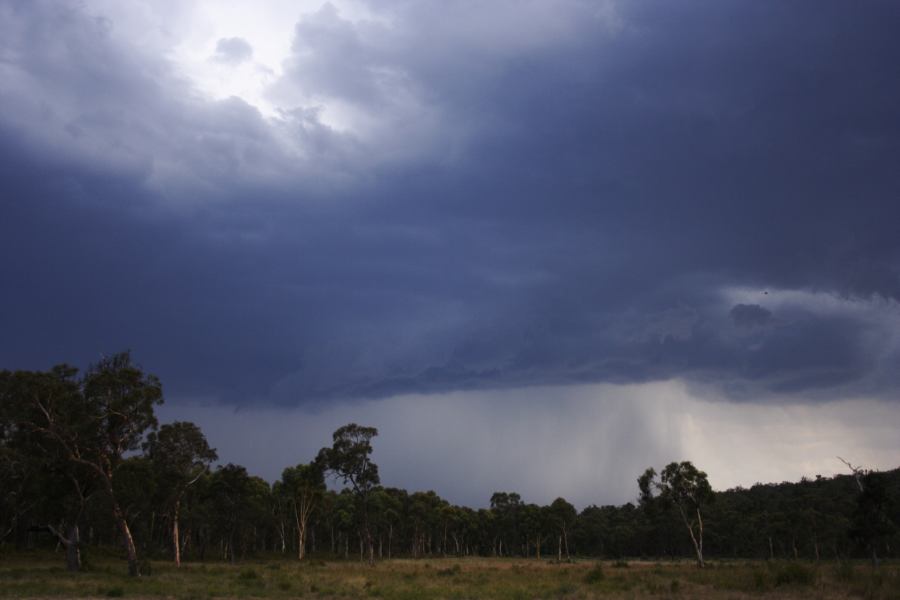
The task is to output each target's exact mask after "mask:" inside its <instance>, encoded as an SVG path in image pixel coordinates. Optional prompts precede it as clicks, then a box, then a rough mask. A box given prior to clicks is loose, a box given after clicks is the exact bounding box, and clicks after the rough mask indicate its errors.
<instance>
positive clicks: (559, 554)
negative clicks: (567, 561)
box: [556, 535, 562, 562]
mask: <svg viewBox="0 0 900 600" xmlns="http://www.w3.org/2000/svg"><path fill="white" fill-rule="evenodd" d="M556 562H562V536H561V535H559V536H557V537H556Z"/></svg>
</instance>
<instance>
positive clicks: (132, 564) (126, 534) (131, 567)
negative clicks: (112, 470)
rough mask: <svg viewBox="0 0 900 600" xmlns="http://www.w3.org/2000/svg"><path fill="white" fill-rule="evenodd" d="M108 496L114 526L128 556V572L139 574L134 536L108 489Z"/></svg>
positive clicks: (133, 574)
mask: <svg viewBox="0 0 900 600" xmlns="http://www.w3.org/2000/svg"><path fill="white" fill-rule="evenodd" d="M110 497H111V498H112V499H113V517H114V518H115V521H116V526H117V527H118V529H119V533H120V534H121V536H122V543H123V544H124V545H125V555H126V557H127V558H128V574H129V575H131V576H132V577H140V576H141V565H140V563H139V562H138V555H137V547H135V545H134V538H133V537H132V536H131V529H130V528H129V527H128V521H126V520H125V513H123V512H122V509H121V508H120V507H119V503H118V502H117V501H116V499H115V496H113V494H112V490H111V489H110Z"/></svg>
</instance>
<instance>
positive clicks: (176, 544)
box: [172, 500, 190, 567]
mask: <svg viewBox="0 0 900 600" xmlns="http://www.w3.org/2000/svg"><path fill="white" fill-rule="evenodd" d="M189 508H190V507H189ZM180 513H181V501H180V500H176V501H175V506H174V507H173V508H172V548H173V550H174V552H175V566H176V567H180V566H181V540H180V538H179V536H178V517H179V514H180Z"/></svg>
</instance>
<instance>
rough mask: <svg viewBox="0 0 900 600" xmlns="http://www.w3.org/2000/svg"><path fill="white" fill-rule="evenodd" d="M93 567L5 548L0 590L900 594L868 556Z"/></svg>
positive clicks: (329, 594)
mask: <svg viewBox="0 0 900 600" xmlns="http://www.w3.org/2000/svg"><path fill="white" fill-rule="evenodd" d="M93 558H94V560H93V561H92V563H91V568H90V570H87V571H85V572H81V573H74V574H73V573H68V572H66V571H65V569H64V568H63V564H62V558H61V557H60V556H59V555H54V554H29V555H8V554H7V555H4V557H3V558H2V559H0V598H36V597H40V598H174V599H182V600H201V599H208V598H223V599H224V598H316V599H328V598H347V599H350V598H379V599H384V600H414V599H426V598H427V599H433V598H435V599H448V600H463V599H469V598H496V599H499V600H531V599H548V600H549V599H557V598H563V599H571V600H576V599H577V600H589V599H591V598H622V599H626V598H627V599H639V598H653V599H659V600H665V599H675V598H685V599H687V598H713V599H718V598H721V599H723V600H724V599H731V598H735V599H741V598H746V599H751V598H763V597H765V598H768V597H776V598H785V599H787V598H822V599H829V598H834V599H836V598H851V597H852V598H872V599H890V598H900V566H898V565H894V564H886V565H884V566H883V567H882V568H881V569H879V570H877V571H875V570H873V569H872V568H871V567H869V566H867V565H865V564H864V563H849V562H844V563H821V564H818V565H817V564H816V563H812V562H772V563H769V562H753V561H744V562H729V563H724V562H714V563H712V564H711V565H710V566H711V568H707V569H702V570H701V569H698V568H696V567H695V566H694V565H693V563H691V562H689V561H684V562H668V563H659V562H642V561H631V562H629V563H628V568H623V567H622V565H621V563H620V564H619V565H618V566H617V565H616V563H614V562H598V561H595V560H582V561H574V562H572V563H565V564H555V563H554V562H546V561H537V560H525V559H480V558H469V559H451V558H447V559H437V558H431V559H428V560H427V561H423V560H419V561H416V560H404V559H397V560H391V561H383V562H379V563H377V564H376V565H375V566H374V567H369V566H367V565H365V564H361V563H359V562H355V561H333V562H328V563H323V562H321V561H315V562H308V563H298V562H296V561H293V560H289V559H284V560H277V559H275V560H273V559H272V558H268V559H267V560H265V561H262V560H261V561H246V562H244V563H241V564H238V565H230V564H224V563H206V564H199V563H186V564H185V565H184V566H183V567H181V568H180V569H176V568H175V567H174V566H172V565H171V564H169V563H166V562H158V561H154V562H153V563H152V565H151V566H152V570H151V572H152V575H149V576H145V577H140V578H130V577H128V576H127V574H126V565H125V563H124V562H123V561H120V560H116V559H114V558H112V557H103V556H99V555H98V556H95V557H93Z"/></svg>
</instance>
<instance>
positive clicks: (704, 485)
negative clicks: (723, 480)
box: [638, 461, 713, 568]
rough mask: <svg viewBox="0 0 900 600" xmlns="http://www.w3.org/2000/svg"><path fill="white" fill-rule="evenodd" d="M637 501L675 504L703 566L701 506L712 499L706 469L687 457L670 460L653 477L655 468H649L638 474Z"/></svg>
mask: <svg viewBox="0 0 900 600" xmlns="http://www.w3.org/2000/svg"><path fill="white" fill-rule="evenodd" d="M638 487H639V489H640V492H641V493H640V502H641V504H642V505H643V506H649V505H651V504H653V503H659V504H661V505H662V506H664V507H675V508H676V509H677V510H678V514H679V515H680V516H681V520H682V522H683V523H684V526H685V527H686V528H687V530H688V533H689V534H690V536H691V543H692V544H693V546H694V552H695V553H696V555H697V566H699V567H700V568H703V566H704V565H705V563H704V561H703V515H702V513H701V508H703V507H704V506H705V505H707V504H709V503H710V502H711V501H712V499H713V492H712V488H711V487H710V485H709V481H708V480H707V477H706V473H704V472H703V471H700V470H699V469H697V467H695V466H694V465H693V464H692V463H691V462H690V461H682V462H673V463H669V464H668V465H666V467H665V468H664V469H663V470H662V473H660V479H659V481H657V480H656V470H655V469H653V468H652V467H651V468H648V469H647V470H646V471H644V473H643V474H642V475H641V476H640V477H639V478H638Z"/></svg>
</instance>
